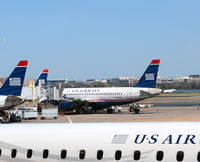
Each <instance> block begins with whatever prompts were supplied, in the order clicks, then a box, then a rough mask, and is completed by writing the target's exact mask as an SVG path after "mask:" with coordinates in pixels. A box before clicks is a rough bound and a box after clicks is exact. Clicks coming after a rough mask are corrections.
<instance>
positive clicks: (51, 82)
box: [47, 79, 68, 86]
mask: <svg viewBox="0 0 200 162" xmlns="http://www.w3.org/2000/svg"><path fill="white" fill-rule="evenodd" d="M64 83H68V79H48V80H47V86H53V85H56V84H64Z"/></svg>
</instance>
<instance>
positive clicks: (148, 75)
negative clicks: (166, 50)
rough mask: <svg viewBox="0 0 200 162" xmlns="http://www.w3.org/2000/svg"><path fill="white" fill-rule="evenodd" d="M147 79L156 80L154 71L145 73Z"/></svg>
mask: <svg viewBox="0 0 200 162" xmlns="http://www.w3.org/2000/svg"><path fill="white" fill-rule="evenodd" d="M145 80H155V78H154V73H147V74H145Z"/></svg>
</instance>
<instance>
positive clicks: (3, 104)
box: [0, 60, 28, 115]
mask: <svg viewBox="0 0 200 162" xmlns="http://www.w3.org/2000/svg"><path fill="white" fill-rule="evenodd" d="M27 65H28V61H26V60H22V61H20V62H19V63H18V64H17V66H16V68H15V69H14V70H13V72H12V73H11V74H10V76H9V77H8V78H7V79H6V81H5V82H4V84H3V85H2V87H1V88H0V115H4V111H3V110H9V109H12V108H13V107H14V106H17V105H20V104H22V103H23V102H24V100H23V99H22V98H21V97H20V95H21V91H22V87H23V83H24V77H25V73H26V68H27Z"/></svg>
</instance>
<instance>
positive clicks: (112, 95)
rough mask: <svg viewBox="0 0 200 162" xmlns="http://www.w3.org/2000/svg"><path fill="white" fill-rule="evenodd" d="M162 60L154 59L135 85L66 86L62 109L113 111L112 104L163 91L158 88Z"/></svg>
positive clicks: (133, 100) (60, 104)
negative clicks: (108, 86)
mask: <svg viewBox="0 0 200 162" xmlns="http://www.w3.org/2000/svg"><path fill="white" fill-rule="evenodd" d="M159 64H160V60H159V59H158V60H152V62H151V64H150V65H149V66H148V68H147V69H146V71H145V72H144V74H143V75H142V77H141V78H140V80H139V82H138V83H137V84H136V85H135V86H134V87H112V88H65V89H64V90H63V92H62V96H63V98H64V100H63V101H62V102H60V103H59V108H60V110H61V111H74V110H75V111H76V112H78V113H79V112H81V111H82V112H84V110H86V109H87V108H88V107H91V108H92V109H90V110H102V109H107V112H108V113H112V109H110V107H111V106H116V105H124V104H130V103H133V102H137V101H140V100H144V99H147V98H150V97H153V96H155V95H158V94H160V93H161V92H162V90H161V89H158V88H156V81H157V74H158V69H159Z"/></svg>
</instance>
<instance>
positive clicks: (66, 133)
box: [0, 122, 200, 162]
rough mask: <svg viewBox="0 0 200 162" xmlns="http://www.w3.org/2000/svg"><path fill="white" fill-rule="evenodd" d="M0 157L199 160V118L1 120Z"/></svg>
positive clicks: (24, 161) (88, 161)
mask: <svg viewBox="0 0 200 162" xmlns="http://www.w3.org/2000/svg"><path fill="white" fill-rule="evenodd" d="M0 132H1V134H0V146H1V147H0V161H2V162H9V161H10V162H11V161H12V162H13V161H15V162H29V161H31V162H37V161H48V162H57V161H70V162H77V161H85V162H95V161H103V162H113V161H121V162H158V161H162V162H179V161H181V162H198V161H200V123H199V122H196V123H195V122H194V123H193V122H191V123H190V122H188V123H185V122H183V123H180V122H179V123H176V122H166V123H162V122H161V123H159V122H157V123H153V122H149V123H146V122H142V123H137V122H135V123H82V124H81V123H80V124H78V123H77V124H74V123H73V124H67V123H63V124H1V125H0Z"/></svg>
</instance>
